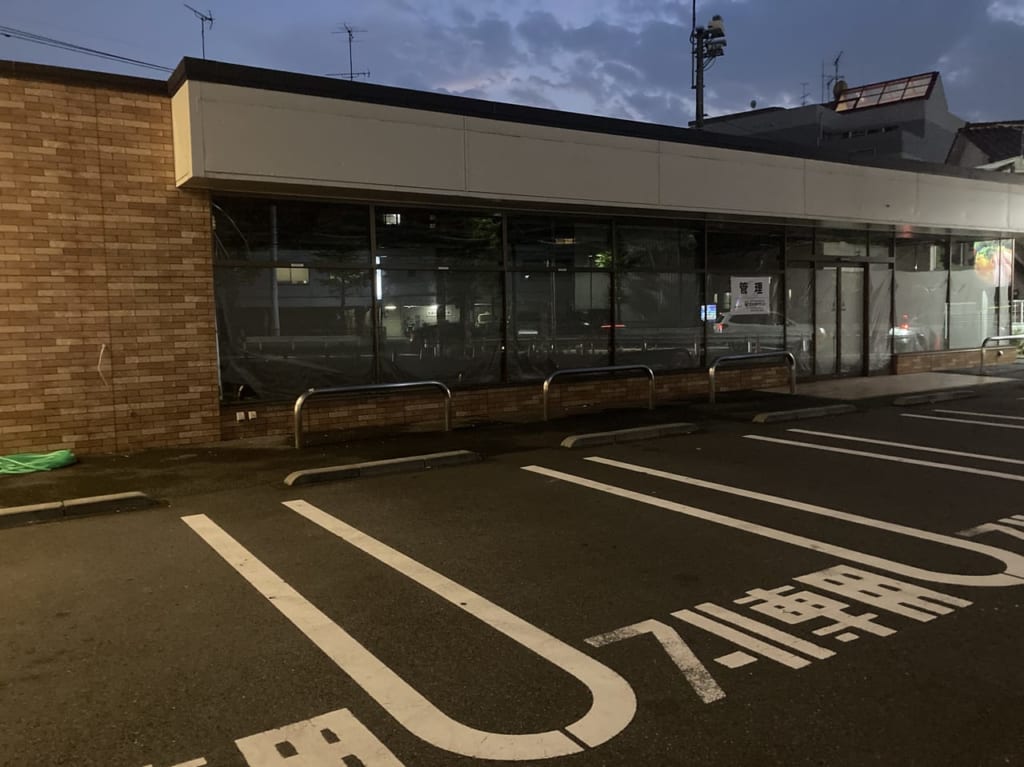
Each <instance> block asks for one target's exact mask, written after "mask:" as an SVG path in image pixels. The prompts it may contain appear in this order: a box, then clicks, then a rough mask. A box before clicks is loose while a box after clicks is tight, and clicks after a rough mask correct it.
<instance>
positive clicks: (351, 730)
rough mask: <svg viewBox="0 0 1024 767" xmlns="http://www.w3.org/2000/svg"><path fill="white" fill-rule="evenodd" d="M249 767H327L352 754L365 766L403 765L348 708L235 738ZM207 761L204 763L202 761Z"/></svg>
mask: <svg viewBox="0 0 1024 767" xmlns="http://www.w3.org/2000/svg"><path fill="white" fill-rule="evenodd" d="M235 745H236V746H238V750H239V751H241V752H242V756H243V757H245V761H246V762H248V764H249V767H292V765H294V767H302V766H303V765H308V767H330V765H341V764H349V762H348V761H347V759H346V757H355V758H356V759H358V760H359V763H360V764H362V765H365V767H402V763H401V762H400V761H398V759H397V758H396V757H395V755H394V754H393V753H391V751H389V750H388V748H387V747H386V746H385V745H384V744H383V743H381V742H380V741H379V740H378V739H377V736H376V735H374V734H373V733H372V732H370V731H369V730H368V729H367V728H366V725H364V724H363V723H362V722H360V721H359V720H358V719H356V718H355V717H354V716H353V715H352V713H351V712H350V711H349V710H348V709H345V708H343V709H340V710H339V711H332V712H331V713H329V714H324V715H323V716H317V717H314V718H312V719H307V720H305V721H302V722H297V723H295V724H290V725H287V726H286V727H279V728H277V729H274V730H267V731H266V732H261V733H259V734H258V735H250V736H249V737H247V738H240V739H239V740H236V741H235ZM203 764H206V762H203Z"/></svg>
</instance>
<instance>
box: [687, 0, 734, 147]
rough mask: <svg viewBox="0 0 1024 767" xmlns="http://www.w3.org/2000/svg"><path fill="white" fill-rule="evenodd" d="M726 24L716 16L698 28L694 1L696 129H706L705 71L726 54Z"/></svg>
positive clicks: (692, 64) (692, 45) (692, 80)
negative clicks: (705, 25) (704, 25)
mask: <svg viewBox="0 0 1024 767" xmlns="http://www.w3.org/2000/svg"><path fill="white" fill-rule="evenodd" d="M725 44H726V41H725V24H724V23H723V21H722V17H721V16H719V15H717V14H716V15H714V16H712V17H711V22H710V23H709V24H708V25H707V27H698V26H697V0H693V26H692V28H691V31H690V67H691V69H690V71H691V78H690V87H691V88H693V89H694V90H695V91H697V119H696V120H695V121H694V127H695V128H697V130H701V129H702V128H703V127H704V70H705V69H707V68H708V67H710V66H711V65H712V64H713V63H714V61H715V59H717V58H718V57H719V56H722V55H724V54H725Z"/></svg>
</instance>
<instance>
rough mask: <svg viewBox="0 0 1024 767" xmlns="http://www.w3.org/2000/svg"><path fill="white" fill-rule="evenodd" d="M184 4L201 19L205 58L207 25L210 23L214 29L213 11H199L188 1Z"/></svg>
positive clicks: (200, 28)
mask: <svg viewBox="0 0 1024 767" xmlns="http://www.w3.org/2000/svg"><path fill="white" fill-rule="evenodd" d="M182 5H184V6H185V7H186V8H188V9H189V10H190V11H192V13H194V14H195V15H196V18H197V19H199V34H200V35H202V38H203V58H204V59H205V58H206V25H207V24H209V25H210V29H213V11H207V12H206V13H203V12H202V11H197V10H196V9H195V8H193V7H192V6H191V5H189V4H188V3H182Z"/></svg>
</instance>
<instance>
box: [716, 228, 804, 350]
mask: <svg viewBox="0 0 1024 767" xmlns="http://www.w3.org/2000/svg"><path fill="white" fill-rule="evenodd" d="M707 259H708V269H709V271H710V273H709V274H708V279H707V293H706V296H707V304H708V305H709V306H710V305H714V306H715V307H717V315H718V319H717V320H716V321H715V322H714V323H713V324H710V332H709V333H708V334H707V354H706V359H705V362H706V363H707V364H709V365H710V364H711V363H712V362H714V360H716V359H718V358H719V357H722V356H724V355H726V354H735V353H746V352H759V351H766V352H767V351H779V350H783V349H785V344H786V321H785V315H784V313H783V311H784V310H783V293H782V281H783V280H782V276H783V275H782V264H783V260H782V236H781V234H776V233H773V232H758V231H742V230H741V231H715V230H709V232H708V256H707ZM794 333H795V334H798V333H799V329H794Z"/></svg>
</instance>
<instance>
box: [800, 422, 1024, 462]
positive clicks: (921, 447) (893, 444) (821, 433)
mask: <svg viewBox="0 0 1024 767" xmlns="http://www.w3.org/2000/svg"><path fill="white" fill-rule="evenodd" d="M786 431H790V432H793V433H794V434H807V435H809V436H812V437H826V438H828V439H841V440H847V441H849V442H863V443H865V444H869V445H882V446H883V447H899V448H903V449H905V450H920V451H921V452H925V453H939V454H942V455H955V456H957V457H958V458H971V459H974V460H976V461H992V462H993V463H1009V464H1013V465H1015V466H1024V461H1021V460H1018V459H1017V458H999V457H997V456H994V455H981V454H979V453H966V452H963V451H961V450H945V449H943V448H941V447H927V446H926V445H911V444H908V443H906V442H889V441H888V440H884V439H868V438H867V437H852V436H850V435H849V434H833V433H832V432H828V431H811V430H810V429H786Z"/></svg>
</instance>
